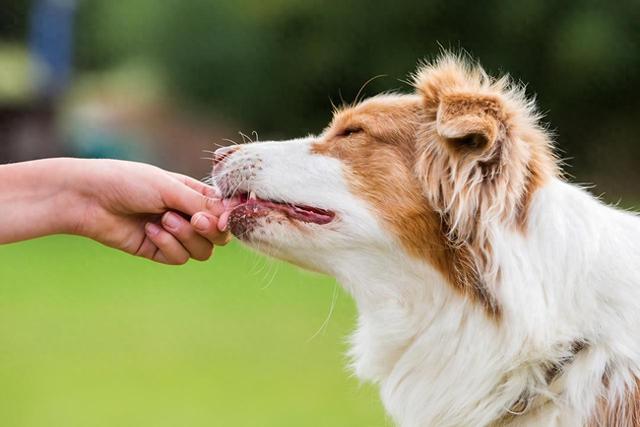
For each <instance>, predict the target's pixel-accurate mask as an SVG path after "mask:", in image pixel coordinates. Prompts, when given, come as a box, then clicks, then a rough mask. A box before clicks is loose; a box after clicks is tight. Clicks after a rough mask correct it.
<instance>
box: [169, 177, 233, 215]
mask: <svg viewBox="0 0 640 427" xmlns="http://www.w3.org/2000/svg"><path fill="white" fill-rule="evenodd" d="M173 182H174V183H175V185H171V186H167V187H163V188H162V190H161V191H162V199H163V201H164V204H165V205H166V207H167V208H169V209H173V210H177V211H180V212H182V213H184V214H186V215H189V216H191V215H194V214H195V213H196V212H199V211H208V212H210V213H212V214H213V215H215V216H218V215H220V214H221V213H222V212H224V205H223V203H222V201H221V200H220V199H216V198H212V197H209V196H205V195H203V194H201V193H199V192H198V191H196V190H194V189H193V188H191V187H189V186H188V185H186V184H185V183H184V182H182V181H178V180H176V181H173Z"/></svg>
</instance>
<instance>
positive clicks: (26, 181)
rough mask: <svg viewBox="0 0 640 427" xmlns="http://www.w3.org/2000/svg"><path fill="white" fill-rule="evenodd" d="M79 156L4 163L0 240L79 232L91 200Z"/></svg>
mask: <svg viewBox="0 0 640 427" xmlns="http://www.w3.org/2000/svg"><path fill="white" fill-rule="evenodd" d="M77 162H80V161H78V160H75V159H46V160H36V161H32V162H24V163H16V164H11V165H4V166H1V167H0V208H1V209H2V212H3V216H4V217H5V221H6V222H5V226H4V227H2V228H3V229H1V230H0V242H12V241H18V240H24V239H29V238H33V237H39V236H44V235H48V234H59V233H76V232H77V231H78V229H79V225H80V223H81V215H82V212H83V211H84V207H83V205H85V204H86V203H87V202H86V200H85V198H84V197H83V194H82V192H81V191H78V190H79V188H78V186H79V185H84V182H83V180H82V179H81V178H80V179H78V178H77V177H76V174H75V172H74V171H75V170H76V169H77V166H78V164H77Z"/></svg>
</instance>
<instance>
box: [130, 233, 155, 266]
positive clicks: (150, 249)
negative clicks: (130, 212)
mask: <svg viewBox="0 0 640 427" xmlns="http://www.w3.org/2000/svg"><path fill="white" fill-rule="evenodd" d="M156 252H158V247H157V246H156V245H155V243H153V242H152V241H151V239H149V236H147V234H146V233H145V236H144V240H143V241H142V244H141V245H140V247H139V248H138V251H137V252H136V253H135V254H136V255H137V256H140V257H142V258H147V259H150V260H152V261H153V257H154V256H155V254H156Z"/></svg>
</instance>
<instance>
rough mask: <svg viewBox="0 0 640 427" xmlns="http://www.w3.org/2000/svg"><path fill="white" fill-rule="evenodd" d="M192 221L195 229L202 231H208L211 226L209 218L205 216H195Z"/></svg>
mask: <svg viewBox="0 0 640 427" xmlns="http://www.w3.org/2000/svg"><path fill="white" fill-rule="evenodd" d="M192 221H193V226H194V227H195V229H196V230H200V231H207V230H208V229H209V225H210V224H211V221H209V218H207V217H206V216H204V215H203V214H195V215H194V217H193V218H192Z"/></svg>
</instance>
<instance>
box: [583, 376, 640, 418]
mask: <svg viewBox="0 0 640 427" xmlns="http://www.w3.org/2000/svg"><path fill="white" fill-rule="evenodd" d="M603 386H604V389H605V393H607V392H608V391H609V390H608V389H609V379H608V377H607V375H605V377H604V378H603ZM638 426H640V380H639V379H638V378H635V382H634V384H632V385H630V386H629V387H628V388H627V391H626V393H625V394H624V395H623V396H615V397H613V398H607V397H606V396H602V397H600V398H599V399H598V402H597V403H596V408H595V411H594V414H593V416H592V418H591V419H590V420H589V421H588V423H587V425H586V427H638Z"/></svg>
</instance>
